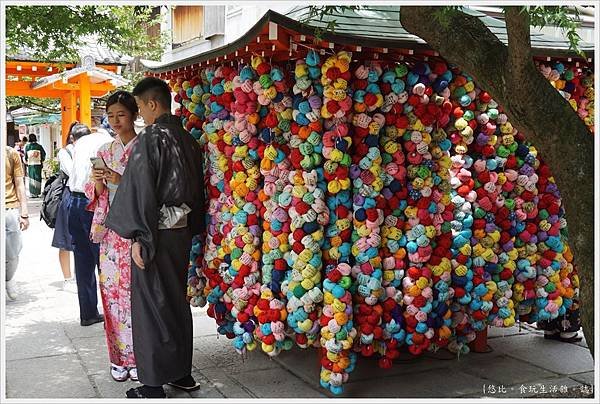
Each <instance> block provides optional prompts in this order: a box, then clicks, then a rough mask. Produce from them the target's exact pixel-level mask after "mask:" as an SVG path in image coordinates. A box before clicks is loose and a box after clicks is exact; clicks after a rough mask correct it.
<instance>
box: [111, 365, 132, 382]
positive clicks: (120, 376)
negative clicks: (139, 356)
mask: <svg viewBox="0 0 600 404" xmlns="http://www.w3.org/2000/svg"><path fill="white" fill-rule="evenodd" d="M110 375H111V376H112V378H113V380H114V381H116V382H124V381H125V380H127V378H128V377H129V373H128V372H127V368H126V367H123V366H117V365H113V364H111V365H110Z"/></svg>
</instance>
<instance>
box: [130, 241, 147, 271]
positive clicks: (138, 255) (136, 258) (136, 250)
mask: <svg viewBox="0 0 600 404" xmlns="http://www.w3.org/2000/svg"><path fill="white" fill-rule="evenodd" d="M131 258H133V262H135V265H137V266H138V267H139V268H140V269H144V260H143V259H142V245H141V244H140V243H138V242H137V241H136V242H134V243H133V244H132V245H131Z"/></svg>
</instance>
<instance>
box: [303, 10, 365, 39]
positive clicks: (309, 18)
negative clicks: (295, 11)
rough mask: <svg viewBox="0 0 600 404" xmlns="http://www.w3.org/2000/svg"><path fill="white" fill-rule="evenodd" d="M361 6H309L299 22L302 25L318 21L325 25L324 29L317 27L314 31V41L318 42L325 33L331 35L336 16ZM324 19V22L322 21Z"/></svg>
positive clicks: (335, 25)
mask: <svg viewBox="0 0 600 404" xmlns="http://www.w3.org/2000/svg"><path fill="white" fill-rule="evenodd" d="M360 7H361V6H309V7H308V14H307V15H306V16H305V17H304V18H302V19H301V20H300V22H301V23H302V24H309V23H311V22H313V21H318V22H319V23H321V24H325V27H317V28H316V29H315V39H316V40H318V41H320V40H322V39H323V35H324V34H326V33H333V32H335V29H336V27H337V20H336V19H335V18H325V17H334V16H335V15H337V14H340V13H343V12H344V11H346V10H359V9H360ZM324 19H326V21H323V20H324Z"/></svg>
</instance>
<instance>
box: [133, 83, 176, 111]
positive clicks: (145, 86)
mask: <svg viewBox="0 0 600 404" xmlns="http://www.w3.org/2000/svg"><path fill="white" fill-rule="evenodd" d="M131 94H133V95H134V96H136V97H140V98H141V99H143V100H144V102H148V101H149V100H154V101H156V102H157V103H159V104H160V105H161V106H162V107H163V108H164V109H166V110H167V111H171V88H170V87H169V85H168V84H167V82H165V81H163V80H161V79H159V78H156V77H146V78H144V79H142V80H141V81H140V82H139V83H137V85H136V86H135V88H134V89H133V91H132V92H131Z"/></svg>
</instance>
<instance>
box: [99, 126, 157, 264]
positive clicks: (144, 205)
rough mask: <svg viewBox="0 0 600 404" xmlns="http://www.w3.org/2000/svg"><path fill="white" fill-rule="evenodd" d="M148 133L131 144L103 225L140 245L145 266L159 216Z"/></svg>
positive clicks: (153, 146) (154, 163) (153, 147)
mask: <svg viewBox="0 0 600 404" xmlns="http://www.w3.org/2000/svg"><path fill="white" fill-rule="evenodd" d="M143 135H146V136H143ZM149 135H151V134H150V133H142V134H140V138H139V141H138V143H137V144H136V145H135V146H134V147H133V149H132V151H131V155H130V156H129V161H128V163H127V167H126V168H125V172H124V173H123V176H122V178H121V183H120V184H119V188H118V189H117V192H116V193H115V197H114V200H113V202H112V204H111V207H110V210H109V212H108V216H107V218H106V221H105V226H106V227H108V228H109V229H112V230H114V231H115V232H116V233H117V234H119V235H120V236H121V237H123V238H126V239H133V240H135V241H137V242H139V243H140V244H141V245H142V258H143V260H144V264H145V265H146V267H147V266H148V264H149V263H150V262H151V261H152V260H153V259H154V254H155V253H156V241H157V235H158V234H157V233H158V219H159V208H158V201H157V193H156V183H157V173H158V171H159V170H160V167H159V166H158V165H159V158H158V154H159V149H158V145H156V144H155V143H156V142H153V141H152V137H151V136H149Z"/></svg>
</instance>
